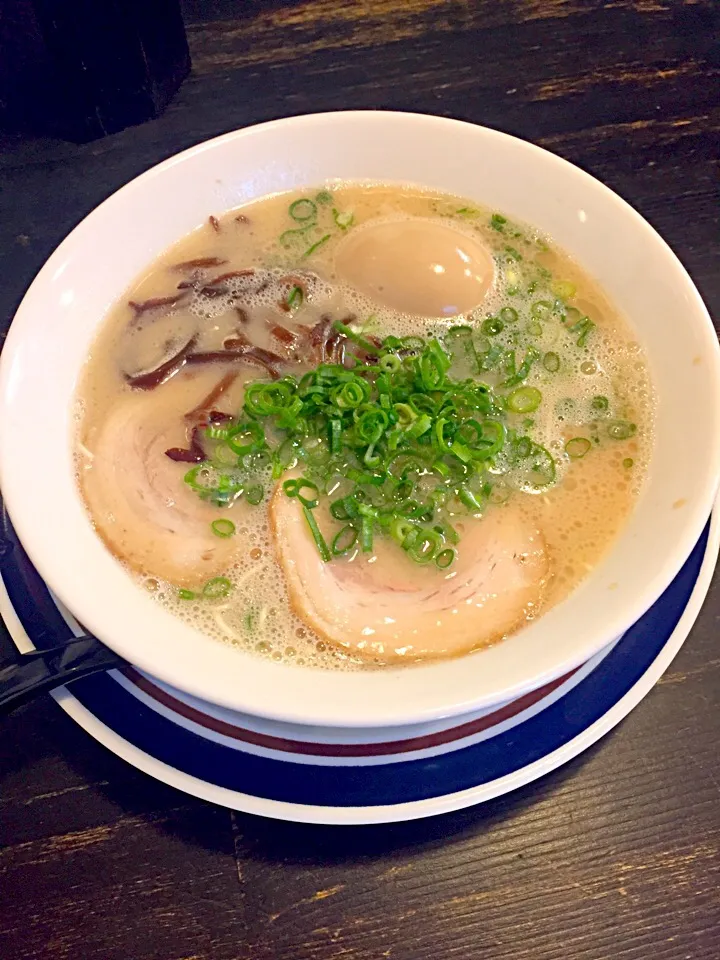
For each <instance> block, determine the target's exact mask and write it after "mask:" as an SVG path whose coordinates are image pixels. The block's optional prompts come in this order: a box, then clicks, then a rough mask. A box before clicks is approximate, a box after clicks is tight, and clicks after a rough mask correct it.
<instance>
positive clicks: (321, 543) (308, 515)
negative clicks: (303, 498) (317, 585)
mask: <svg viewBox="0 0 720 960" xmlns="http://www.w3.org/2000/svg"><path fill="white" fill-rule="evenodd" d="M303 513H304V514H305V519H306V520H307V525H308V526H309V527H310V532H311V533H312V536H313V540H314V541H315V546H316V547H317V548H318V553H319V554H320V557H321V558H322V560H323V561H324V562H325V563H328V562H329V561H330V560H331V559H332V554H331V553H330V551H329V549H328V545H327V543H325V538H324V537H323V535H322V533H320V527H318V525H317V521H316V519H315V517H314V515H313V512H312V510H310V509H309V508H308V507H306V506H305V505H304V504H303Z"/></svg>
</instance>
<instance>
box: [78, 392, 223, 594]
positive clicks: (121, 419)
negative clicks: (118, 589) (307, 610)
mask: <svg viewBox="0 0 720 960" xmlns="http://www.w3.org/2000/svg"><path fill="white" fill-rule="evenodd" d="M198 379H199V378H198ZM193 386H194V385H193ZM198 387H199V390H195V391H193V396H192V397H191V401H190V402H191V403H192V402H195V398H194V393H198V395H201V394H202V393H203V391H204V392H207V385H206V382H205V378H203V380H202V382H198ZM187 408H188V393H187V388H185V390H183V389H182V384H181V383H175V382H171V383H167V384H164V385H163V386H162V387H160V388H159V389H157V390H155V391H153V392H152V393H136V394H129V395H128V396H126V397H123V399H122V400H121V401H120V402H118V403H117V404H116V405H115V406H114V407H113V408H112V410H111V411H110V412H109V413H108V415H107V416H106V418H105V419H104V421H103V422H102V424H101V426H100V428H99V430H98V431H97V432H95V434H94V435H91V436H89V437H87V438H86V441H85V445H86V447H87V449H88V452H89V457H88V461H87V465H86V467H85V469H84V470H83V472H82V477H81V485H82V489H83V492H84V494H85V499H86V502H87V504H88V507H89V508H90V513H91V514H92V517H93V520H94V522H95V527H96V529H97V531H98V533H99V534H100V535H101V536H102V538H103V539H104V540H105V542H106V544H107V545H108V547H109V548H110V549H111V550H112V551H113V553H114V554H115V555H116V556H118V557H119V558H120V559H121V560H124V561H125V562H126V563H127V564H128V565H129V566H130V567H132V568H133V569H134V570H137V571H139V572H140V573H144V574H151V575H153V576H156V577H160V578H162V579H164V580H168V581H169V582H170V583H173V584H177V585H178V586H183V587H196V586H198V585H200V584H202V583H203V582H204V581H206V580H207V579H208V578H210V577H213V576H216V575H217V574H219V573H222V572H223V571H224V570H226V569H227V567H228V566H229V564H230V562H231V558H232V554H233V552H234V551H235V549H236V543H235V541H236V538H235V537H230V538H228V539H222V538H220V537H217V536H215V534H214V533H213V532H212V529H211V527H210V524H211V523H212V521H213V520H216V519H218V517H223V516H228V513H227V511H226V510H221V509H219V508H217V507H213V506H211V505H210V504H208V503H205V502H203V501H202V500H200V498H199V497H198V496H197V494H196V493H194V492H193V491H192V490H191V489H190V488H189V487H188V486H187V484H185V483H184V482H183V477H184V475H185V473H186V472H187V470H188V469H189V468H190V467H191V466H192V464H190V463H176V462H174V461H173V460H171V459H170V458H169V457H167V456H166V455H165V451H166V450H167V449H168V448H170V447H187V446H188V442H187V436H186V425H185V422H184V420H183V413H184V411H185V410H187ZM238 509H242V508H241V507H240V505H239V504H236V505H235V506H234V507H233V509H232V511H231V513H230V514H229V515H231V516H233V517H235V515H236V512H237V511H238Z"/></svg>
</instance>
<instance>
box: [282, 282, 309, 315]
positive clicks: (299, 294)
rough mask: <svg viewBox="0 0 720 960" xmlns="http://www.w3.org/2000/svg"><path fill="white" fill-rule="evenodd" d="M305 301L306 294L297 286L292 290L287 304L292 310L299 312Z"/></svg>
mask: <svg viewBox="0 0 720 960" xmlns="http://www.w3.org/2000/svg"><path fill="white" fill-rule="evenodd" d="M304 299H305V294H304V293H303V290H302V287H298V286H295V287H293V288H292V289H291V290H290V293H288V295H287V301H286V303H287V305H288V307H289V308H290V310H297V309H298V308H299V307H301V306H302V305H303V300H304Z"/></svg>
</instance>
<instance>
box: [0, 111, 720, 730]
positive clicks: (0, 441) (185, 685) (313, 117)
mask: <svg viewBox="0 0 720 960" xmlns="http://www.w3.org/2000/svg"><path fill="white" fill-rule="evenodd" d="M338 118H342V119H345V120H349V121H352V120H358V121H359V120H363V121H365V122H377V123H379V124H380V125H382V124H383V123H394V122H398V123H400V122H403V123H411V124H417V125H425V126H426V127H427V129H428V132H429V134H432V133H433V132H437V133H438V135H440V134H441V133H442V129H441V128H444V129H447V128H448V127H462V128H467V129H470V130H472V131H474V132H475V133H476V134H477V133H479V134H481V135H482V136H484V137H485V138H486V142H489V141H495V142H497V141H498V140H503V141H505V140H510V141H513V143H514V148H515V149H517V150H520V151H525V152H526V154H528V155H529V156H530V160H531V162H532V157H537V156H540V155H542V157H543V159H544V162H545V163H549V162H553V163H554V164H556V165H559V166H560V167H561V168H562V169H564V170H566V171H568V172H571V175H572V176H574V177H575V178H576V179H577V178H579V179H581V180H583V181H584V182H585V184H586V185H587V186H588V187H589V189H591V190H593V191H595V192H596V193H597V192H598V191H599V192H600V194H602V195H603V196H604V197H605V199H606V200H607V201H608V202H612V203H614V204H615V205H616V206H620V207H621V208H622V210H623V214H624V215H625V216H627V217H632V218H634V219H635V220H636V222H638V223H639V225H641V226H642V228H643V229H644V231H645V232H646V234H647V235H648V237H649V238H651V239H652V242H653V243H654V244H655V245H656V246H657V247H658V249H661V250H662V252H663V254H664V256H665V257H667V258H669V259H670V260H671V261H672V262H673V264H674V266H675V272H676V276H677V277H678V278H679V279H680V280H681V281H682V283H683V285H684V287H685V293H686V295H687V296H688V302H689V309H690V310H691V311H692V313H693V315H694V322H695V323H696V324H697V325H698V328H702V329H703V331H704V334H705V338H706V340H707V341H708V347H709V350H708V364H707V365H706V366H705V371H706V373H707V375H709V376H711V378H712V382H713V388H714V392H715V397H716V399H717V401H718V406H719V407H720V347H718V342H717V338H716V336H715V331H714V328H713V325H712V321H711V319H710V316H709V314H708V311H707V309H706V307H705V304H704V303H703V301H702V299H701V297H700V294H699V293H698V291H697V289H696V288H695V285H694V283H693V281H692V279H691V278H690V276H689V275H688V273H687V271H686V270H685V268H684V266H683V265H682V263H681V262H680V260H679V259H678V257H677V256H676V254H675V253H674V252H673V251H672V249H671V248H670V247H669V245H668V244H667V242H666V241H665V240H664V239H663V238H662V237H661V236H660V235H659V234H658V233H657V231H655V229H654V228H653V227H652V226H651V225H650V224H649V223H648V222H647V221H646V220H645V219H644V218H643V217H641V215H640V214H639V213H638V212H637V211H636V210H635V209H634V208H633V207H632V206H630V204H628V203H627V202H626V201H625V200H624V199H623V198H622V197H620V196H619V195H618V194H617V193H615V192H614V191H613V190H611V189H610V188H609V187H607V186H605V184H603V183H602V182H601V181H599V180H597V179H596V178H595V177H592V176H591V175H590V174H588V173H586V172H585V171H584V170H582V169H581V168H579V167H577V166H575V165H574V164H572V163H570V162H569V161H567V160H565V159H563V158H561V157H559V156H557V155H556V154H553V153H551V152H550V151H547V150H545V149H544V148H542V147H539V146H537V145H535V144H533V143H530V142H528V141H525V140H522V139H520V138H518V137H514V136H512V135H510V134H507V133H503V132H500V131H498V130H494V129H492V128H489V127H484V126H480V125H476V124H472V123H467V122H465V121H461V120H454V119H449V118H446V117H437V116H432V115H428V114H418V113H409V112H399V111H375V110H358V111H332V112H327V113H317V114H306V115H301V116H295V117H287V118H283V119H279V120H272V121H268V122H266V123H261V124H256V125H253V126H249V127H245V128H241V129H239V130H234V131H230V132H228V133H225V134H222V135H221V136H219V137H214V138H212V139H209V140H206V141H203V142H201V143H199V144H196V145H195V146H193V147H190V148H188V149H187V150H183V151H181V152H180V153H177V154H175V155H173V156H171V157H169V158H167V159H166V160H164V161H162V162H161V163H159V164H156V165H155V166H153V167H151V168H150V169H148V170H146V171H145V172H143V173H142V174H140V175H139V176H137V177H135V178H133V179H132V180H131V181H129V182H128V183H127V184H125V185H124V186H122V187H121V188H119V190H117V191H115V192H114V193H113V194H111V195H110V196H109V197H108V198H107V199H106V200H104V201H103V202H102V203H100V204H99V205H98V206H96V207H95V208H94V209H93V210H92V211H91V212H90V213H89V214H88V215H87V216H86V217H85V218H83V220H81V221H80V223H79V224H77V226H76V227H75V228H74V229H73V230H72V231H71V232H70V234H68V236H67V237H66V238H65V239H64V240H63V241H62V242H61V243H60V244H59V246H58V247H57V248H56V249H55V251H54V252H53V253H52V254H51V255H50V257H49V258H48V260H47V261H46V262H45V264H44V265H43V266H42V267H41V269H40V271H39V272H38V274H37V275H36V277H35V278H34V280H33V282H32V283H31V285H30V287H29V288H28V290H27V292H26V294H25V296H24V297H23V300H22V301H21V303H20V306H19V307H18V309H17V311H16V314H15V318H14V320H13V322H12V324H11V327H10V331H9V333H8V337H7V341H6V344H5V347H4V349H3V352H2V356H0V413H1V412H2V410H3V408H4V407H5V406H6V405H7V403H8V380H9V378H10V366H11V359H10V358H11V356H12V355H13V353H14V351H15V350H16V349H17V347H18V346H19V344H20V343H21V342H22V331H21V326H22V321H23V318H24V316H25V314H26V313H29V312H30V311H31V310H32V309H33V303H32V300H33V298H34V293H35V292H36V291H37V290H39V289H40V285H41V283H42V282H43V280H44V279H45V278H47V277H49V276H50V275H51V274H52V273H53V271H54V270H55V269H57V267H58V266H59V265H60V261H61V260H62V258H63V256H64V253H65V251H66V250H68V249H69V247H70V245H71V244H72V242H73V238H74V237H75V236H76V235H77V234H78V233H79V232H81V231H87V230H88V228H91V227H92V225H93V222H94V221H95V220H96V219H98V218H101V217H103V216H104V215H105V212H106V211H107V210H108V207H112V205H114V204H117V203H120V202H122V200H123V199H124V198H125V197H129V196H130V195H131V194H132V193H133V192H134V191H137V190H138V189H143V188H144V187H145V186H146V184H148V183H150V182H153V181H154V180H156V179H157V178H159V177H162V176H163V175H164V174H165V173H166V172H167V171H168V170H170V169H172V168H173V167H174V166H176V165H178V164H182V163H183V162H185V161H187V160H188V159H190V158H193V157H196V156H198V155H200V154H202V153H205V152H207V151H212V150H214V149H218V148H219V147H222V146H223V145H225V144H227V143H231V142H241V141H242V140H244V139H252V137H254V136H258V135H260V136H262V135H263V133H265V132H267V131H270V130H276V129H278V128H286V129H288V130H290V131H292V130H293V129H295V130H297V129H298V128H302V127H304V126H311V127H312V126H313V125H315V124H334V123H335V124H336V123H337V122H338ZM433 128H434V129H433ZM478 142H480V140H478ZM571 253H572V251H571ZM18 321H20V322H18ZM6 433H7V432H6V431H3V432H2V434H0V485H1V487H2V489H3V491H5V502H6V507H7V510H8V513H9V515H10V517H11V520H12V522H13V525H14V526H15V528H16V531H17V533H18V536H19V537H20V540H21V542H22V543H23V546H24V547H25V549H26V550H27V552H28V555H29V556H30V559H31V560H32V562H33V564H34V565H35V566H36V568H37V569H38V571H39V572H40V574H41V576H42V577H43V579H44V580H45V581H46V582H47V583H48V585H49V586H50V587H51V589H53V590H55V592H56V593H57V595H58V596H59V597H60V599H61V600H62V601H63V603H65V604H66V606H68V608H69V609H70V610H71V611H72V612H73V613H74V614H75V615H76V616H79V618H80V619H81V620H82V622H83V623H84V624H85V625H86V626H87V627H88V629H90V630H91V631H92V632H93V633H95V634H96V635H98V636H100V637H101V638H102V639H103V641H104V642H107V643H108V646H111V647H112V648H113V649H115V650H116V651H117V652H119V653H120V654H121V655H123V656H125V657H128V659H131V660H132V662H133V663H134V664H135V665H136V666H138V667H139V668H140V669H142V670H144V671H146V672H147V673H150V674H152V675H154V676H156V677H158V678H159V679H161V680H163V681H164V682H165V683H168V684H169V685H171V686H175V687H177V688H178V689H181V690H184V691H186V692H188V693H190V694H192V695H194V696H197V697H198V698H200V699H204V700H207V701H209V702H212V703H217V704H220V705H223V706H227V707H229V708H230V709H235V710H240V711H242V712H246V713H253V714H257V715H260V716H266V717H271V718H274V719H277V720H281V721H286V722H291V723H298V724H310V725H322V726H334V727H357V726H368V724H369V723H370V725H372V726H388V727H392V726H396V725H400V724H414V723H421V722H425V721H429V720H435V719H440V718H445V717H449V716H452V715H460V714H463V713H467V712H469V711H471V710H476V709H480V708H483V707H484V706H490V705H492V704H496V703H501V702H505V701H507V700H512V699H514V698H516V697H519V696H521V695H523V694H524V693H527V692H529V691H530V690H533V689H535V688H537V687H538V686H541V685H542V684H544V683H547V682H549V681H550V680H552V679H554V678H556V677H557V676H560V675H562V674H564V673H566V672H569V671H571V670H573V669H575V668H576V667H578V666H579V665H580V664H581V663H583V662H584V661H585V660H587V659H588V658H589V657H590V656H592V655H594V654H595V653H596V652H598V650H599V649H601V648H602V647H603V646H604V645H605V644H606V643H608V642H610V641H611V640H613V639H615V637H616V636H618V635H620V634H621V633H622V632H623V631H624V630H625V629H627V627H628V626H629V625H630V624H631V623H633V622H634V621H635V620H637V619H638V618H639V617H640V616H641V615H642V614H643V613H644V612H645V611H646V610H647V609H648V608H649V607H650V606H651V605H652V603H653V602H654V601H655V599H657V597H658V596H659V595H660V594H661V593H662V592H663V591H664V590H665V589H666V588H667V586H668V585H669V583H670V582H671V580H672V579H673V577H674V576H675V575H676V574H677V572H678V570H679V569H680V568H681V566H682V564H683V563H684V562H685V560H686V559H687V556H688V555H689V554H690V552H691V550H692V548H693V546H694V544H695V543H696V541H697V539H698V537H699V536H700V534H701V532H702V529H703V527H704V525H705V523H706V522H707V518H708V516H709V513H710V510H711V508H712V504H713V500H714V497H715V494H716V490H717V486H718V479H719V478H720V437H712V438H711V451H710V453H711V455H710V456H709V460H711V462H712V463H713V464H714V468H713V470H708V471H707V472H708V476H707V479H706V482H705V484H704V486H703V491H702V496H698V497H696V498H695V500H694V502H693V503H692V504H691V505H690V506H689V508H688V511H687V514H686V518H685V524H684V526H683V536H682V537H681V538H680V539H679V541H678V543H677V544H676V547H675V550H674V552H673V555H672V558H671V559H670V560H668V562H666V563H665V564H664V566H663V568H662V569H661V570H660V571H659V572H658V573H657V574H656V576H655V577H654V578H653V580H652V581H651V582H649V583H647V584H646V586H645V589H644V590H643V591H641V593H640V595H639V596H636V597H634V599H633V601H632V602H630V601H628V602H627V603H625V604H624V605H622V606H621V607H620V609H619V610H616V609H614V608H613V610H612V611H611V615H610V616H609V617H608V620H607V622H606V623H605V624H604V625H603V627H602V630H600V629H599V628H598V629H597V630H596V631H595V634H596V636H595V642H594V643H592V644H589V645H588V644H587V643H586V644H585V645H584V646H582V648H581V649H579V650H578V651H577V653H576V654H575V655H573V656H568V657H565V658H564V659H563V660H562V661H561V662H555V663H554V664H553V665H552V667H549V668H548V669H546V670H545V671H543V672H542V673H538V674H535V675H534V676H533V677H532V678H530V679H528V678H525V679H522V680H518V681H517V682H515V683H513V684H510V685H506V686H505V687H503V689H502V690H500V691H495V692H494V693H493V694H492V695H486V696H484V697H475V698H469V699H468V698H466V699H458V698H457V697H455V698H453V697H445V699H443V700H441V701H438V702H437V703H434V704H433V705H426V706H425V707H423V708H418V707H412V708H411V709H408V707H407V706H403V705H402V704H399V703H396V702H392V700H390V701H387V702H384V703H383V704H382V705H378V704H373V707H372V719H371V720H370V721H368V717H367V715H363V714H361V713H359V712H357V710H358V706H357V705H355V710H356V712H355V713H351V712H343V710H344V709H345V707H342V708H340V709H339V705H338V704H335V705H333V706H330V707H329V706H328V705H327V704H324V703H318V702H316V703H314V704H313V705H312V706H310V705H309V704H307V703H303V709H301V710H299V709H298V706H297V704H296V705H295V706H293V707H290V708H288V707H278V706H277V705H268V704H267V703H266V702H265V701H264V700H263V699H262V698H261V697H259V696H256V695H255V694H254V692H253V691H251V690H245V691H244V692H243V694H242V695H241V696H238V695H237V691H236V690H235V691H233V692H232V693H231V692H230V691H229V690H228V689H223V690H215V689H209V688H208V686H207V684H206V683H205V682H204V681H203V678H202V677H196V678H191V677H189V675H188V670H187V668H183V669H178V665H177V663H174V662H158V658H157V657H154V656H153V655H152V650H151V651H150V652H149V653H148V652H146V651H144V650H140V649H137V648H132V649H131V650H130V651H128V648H127V646H126V645H125V644H126V640H124V639H123V638H118V637H117V636H116V635H113V634H112V630H111V629H109V626H108V623H107V622H106V621H103V618H102V617H98V615H97V611H94V610H91V609H89V608H87V607H86V608H84V609H83V607H84V605H83V604H82V603H80V605H79V606H78V599H77V596H76V594H75V593H74V592H73V591H69V590H68V585H67V584H66V583H64V584H62V585H59V584H58V588H57V589H56V586H55V584H57V581H58V576H56V573H57V562H56V561H55V560H51V557H50V555H51V553H52V550H50V549H48V543H47V537H46V538H45V541H44V542H42V543H41V538H40V537H38V535H37V530H36V529H34V528H33V526H32V523H31V522H30V517H29V510H28V509H27V505H23V504H22V495H21V489H20V485H19V478H18V473H17V470H13V465H12V458H11V456H10V453H9V451H8V440H7V436H6ZM74 608H75V609H74ZM546 616H547V615H546ZM600 633H602V638H601V639H602V642H600V638H599V637H598V636H597V635H598V634H600ZM106 638H107V639H106ZM131 647H132V645H131ZM129 653H130V656H129ZM232 655H233V656H238V653H237V652H236V651H232ZM478 655H482V654H481V653H480V654H478ZM254 659H257V658H254ZM258 662H261V661H259V659H258ZM444 662H445V663H448V661H444ZM271 666H272V669H274V670H277V669H282V668H281V667H279V665H277V664H272V665H271ZM434 666H436V664H424V665H422V666H413V667H412V668H411V669H412V670H413V671H426V670H428V669H432V668H433V667H434ZM408 669H409V668H408V667H402V668H400V671H401V672H403V673H406V672H407V671H408ZM293 670H297V668H293ZM393 672H397V670H395V671H393V669H392V668H387V669H386V670H385V671H383V673H385V674H386V676H391V675H392V674H393ZM315 674H316V675H317V674H319V671H315ZM332 676H333V677H335V679H336V680H337V679H339V676H342V675H337V674H332ZM345 676H358V674H345ZM388 689H390V688H388Z"/></svg>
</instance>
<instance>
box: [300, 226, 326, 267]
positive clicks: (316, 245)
mask: <svg viewBox="0 0 720 960" xmlns="http://www.w3.org/2000/svg"><path fill="white" fill-rule="evenodd" d="M329 239H330V234H329V233H326V234H325V236H324V237H321V238H320V239H319V240H318V241H317V243H313V245H312V246H311V247H308V248H307V250H306V251H305V253H303V254H302V256H301V258H300V259H301V260H306V259H307V258H308V257H309V256H311V255H312V254H313V253H315V251H316V250H317V249H318V248H319V247H321V246H322V245H323V244H324V243H327V241H328V240H329Z"/></svg>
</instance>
